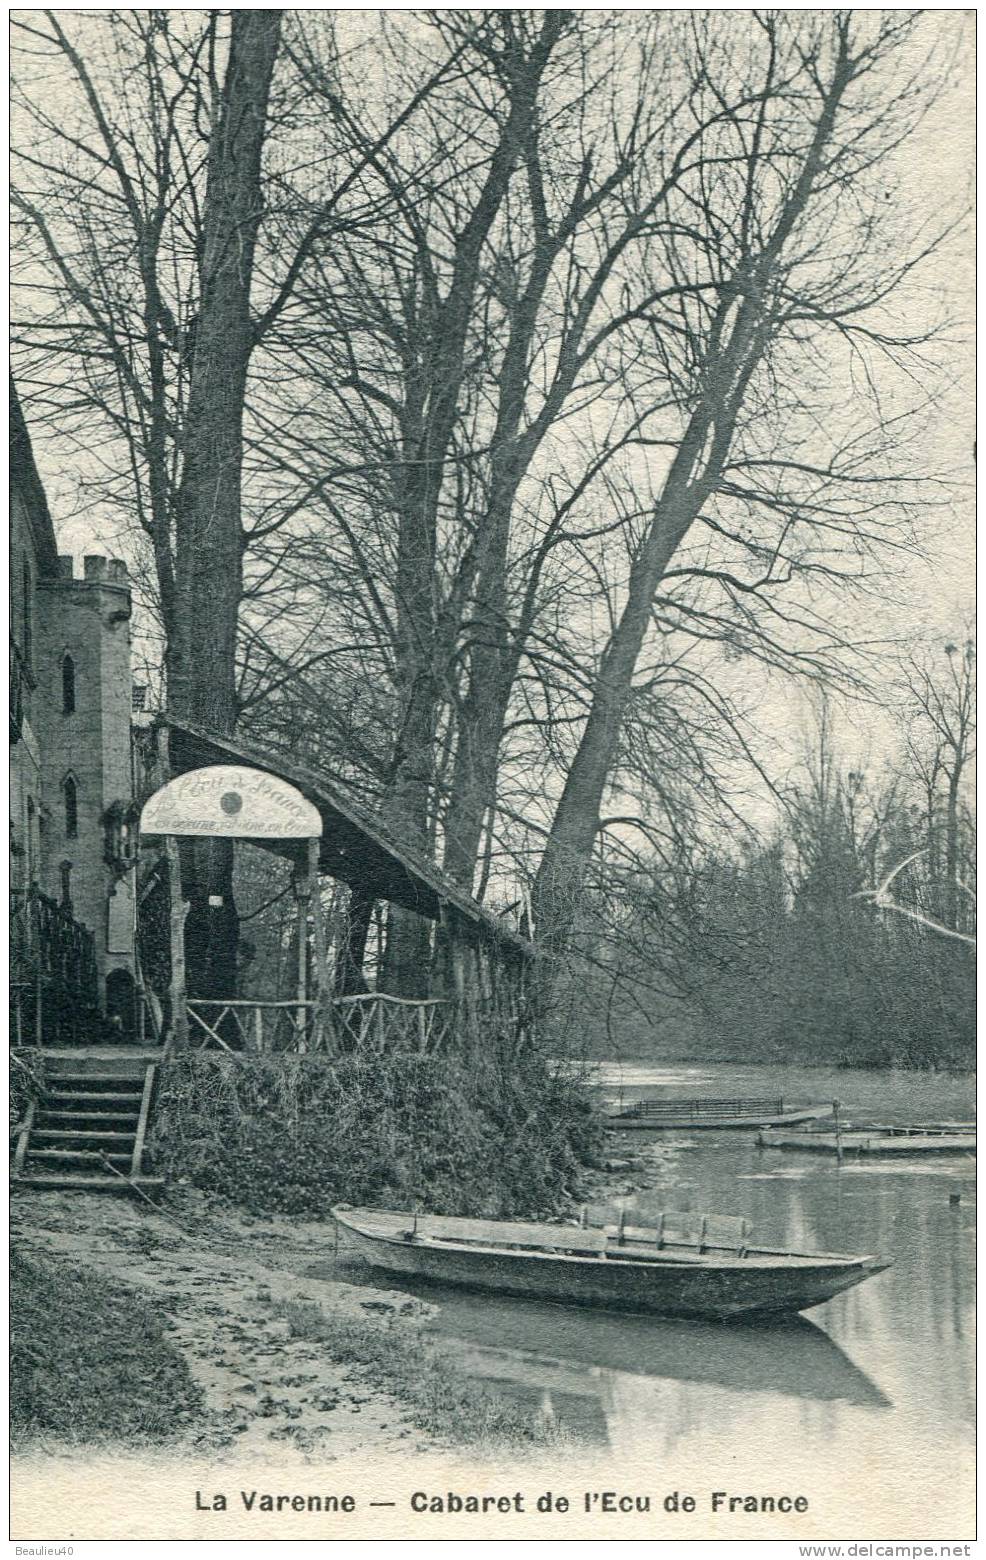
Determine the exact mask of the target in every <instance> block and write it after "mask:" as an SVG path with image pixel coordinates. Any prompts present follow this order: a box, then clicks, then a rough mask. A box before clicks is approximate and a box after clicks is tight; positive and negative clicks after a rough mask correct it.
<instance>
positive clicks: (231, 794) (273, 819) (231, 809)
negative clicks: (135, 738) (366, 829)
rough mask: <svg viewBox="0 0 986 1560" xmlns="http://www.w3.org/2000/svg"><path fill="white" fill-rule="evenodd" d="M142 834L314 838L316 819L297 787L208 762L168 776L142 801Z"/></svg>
mask: <svg viewBox="0 0 986 1560" xmlns="http://www.w3.org/2000/svg"><path fill="white" fill-rule="evenodd" d="M140 830H141V833H142V834H192V835H219V836H221V837H225V838H228V839H258V840H304V839H317V838H318V837H319V836H320V835H321V833H322V819H321V817H320V816H319V813H318V811H317V809H316V808H314V807H313V806H312V804H311V802H309V801H306V800H305V798H304V797H303V796H302V794H301V792H300V791H298V790H296V789H295V787H294V786H293V785H289V784H288V782H287V781H286V780H281V779H279V778H278V776H277V775H269V774H265V773H264V771H263V770H262V769H247V768H244V767H243V766H241V765H239V764H209V765H207V766H206V767H205V768H204V769H191V770H189V771H188V773H187V774H184V775H177V776H176V777H175V779H174V780H169V781H168V783H167V785H163V786H162V787H161V789H160V791H155V793H154V795H153V796H152V797H151V798H150V800H149V801H147V802H145V804H144V810H143V812H142V813H141V815H140Z"/></svg>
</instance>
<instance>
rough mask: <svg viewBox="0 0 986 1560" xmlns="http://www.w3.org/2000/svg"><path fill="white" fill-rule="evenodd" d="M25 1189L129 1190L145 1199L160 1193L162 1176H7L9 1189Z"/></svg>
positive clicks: (61, 1173) (66, 1173) (67, 1173)
mask: <svg viewBox="0 0 986 1560" xmlns="http://www.w3.org/2000/svg"><path fill="white" fill-rule="evenodd" d="M20 1186H29V1187H31V1189H32V1190H34V1191H51V1192H54V1191H66V1192H73V1191H78V1192H126V1191H130V1190H131V1189H132V1188H133V1187H137V1188H139V1190H140V1191H142V1192H145V1193H146V1194H147V1195H148V1196H151V1197H153V1196H154V1194H155V1193H156V1192H161V1191H163V1190H164V1176H163V1175H135V1176H127V1178H126V1180H122V1179H121V1178H120V1176H118V1175H101V1174H98V1173H93V1174H90V1175H84V1174H82V1173H81V1172H77V1173H75V1174H73V1172H72V1171H70V1170H64V1171H52V1172H50V1173H47V1174H46V1173H45V1172H43V1171H39V1172H37V1173H30V1174H24V1175H15V1176H11V1187H12V1188H16V1187H20Z"/></svg>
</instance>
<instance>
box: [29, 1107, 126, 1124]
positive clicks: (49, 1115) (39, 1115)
mask: <svg viewBox="0 0 986 1560" xmlns="http://www.w3.org/2000/svg"><path fill="white" fill-rule="evenodd" d="M139 1115H140V1112H139V1111H138V1110H136V1109H135V1110H48V1109H47V1108H45V1107H42V1108H41V1109H40V1110H37V1111H36V1112H35V1115H34V1125H35V1126H36V1127H43V1126H44V1124H45V1122H48V1121H50V1122H51V1123H52V1124H53V1125H55V1126H64V1124H65V1123H66V1122H70V1121H81V1122H85V1123H86V1124H87V1125H89V1124H92V1123H97V1122H98V1123H99V1125H100V1126H105V1124H106V1123H107V1122H109V1121H126V1122H129V1123H131V1124H132V1125H133V1127H134V1128H136V1123H137V1119H138V1117H139Z"/></svg>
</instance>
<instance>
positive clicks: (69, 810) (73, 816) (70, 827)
mask: <svg viewBox="0 0 986 1560" xmlns="http://www.w3.org/2000/svg"><path fill="white" fill-rule="evenodd" d="M62 794H63V796H64V799H65V838H66V839H69V840H74V839H76V838H77V837H78V833H79V793H78V788H77V787H76V784H75V780H74V778H73V776H72V775H68V776H66V778H65V779H64V780H63V781H62Z"/></svg>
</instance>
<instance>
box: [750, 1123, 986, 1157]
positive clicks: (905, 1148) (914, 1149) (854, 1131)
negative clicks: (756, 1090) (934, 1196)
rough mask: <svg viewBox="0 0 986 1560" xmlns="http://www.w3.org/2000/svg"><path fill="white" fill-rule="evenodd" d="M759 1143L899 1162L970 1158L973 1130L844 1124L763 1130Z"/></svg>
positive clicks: (949, 1125) (970, 1125) (968, 1125)
mask: <svg viewBox="0 0 986 1560" xmlns="http://www.w3.org/2000/svg"><path fill="white" fill-rule="evenodd" d="M759 1142H760V1145H761V1147H763V1148H782V1149H789V1150H792V1151H797V1150H800V1151H801V1152H802V1153H812V1154H836V1155H841V1154H847V1155H849V1154H859V1155H868V1154H879V1155H883V1156H885V1157H887V1158H891V1157H898V1158H902V1159H903V1158H908V1157H912V1156H915V1155H925V1154H970V1155H973V1156H974V1155H975V1152H976V1128H975V1125H974V1124H973V1123H967V1122H941V1123H935V1124H930V1123H921V1122H918V1123H916V1124H914V1125H911V1126H901V1127H886V1126H874V1127H863V1126H853V1125H846V1126H845V1127H843V1128H841V1129H840V1130H839V1131H838V1132H832V1131H828V1132H784V1131H772V1132H771V1131H767V1132H762V1133H761V1134H760V1138H759Z"/></svg>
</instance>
